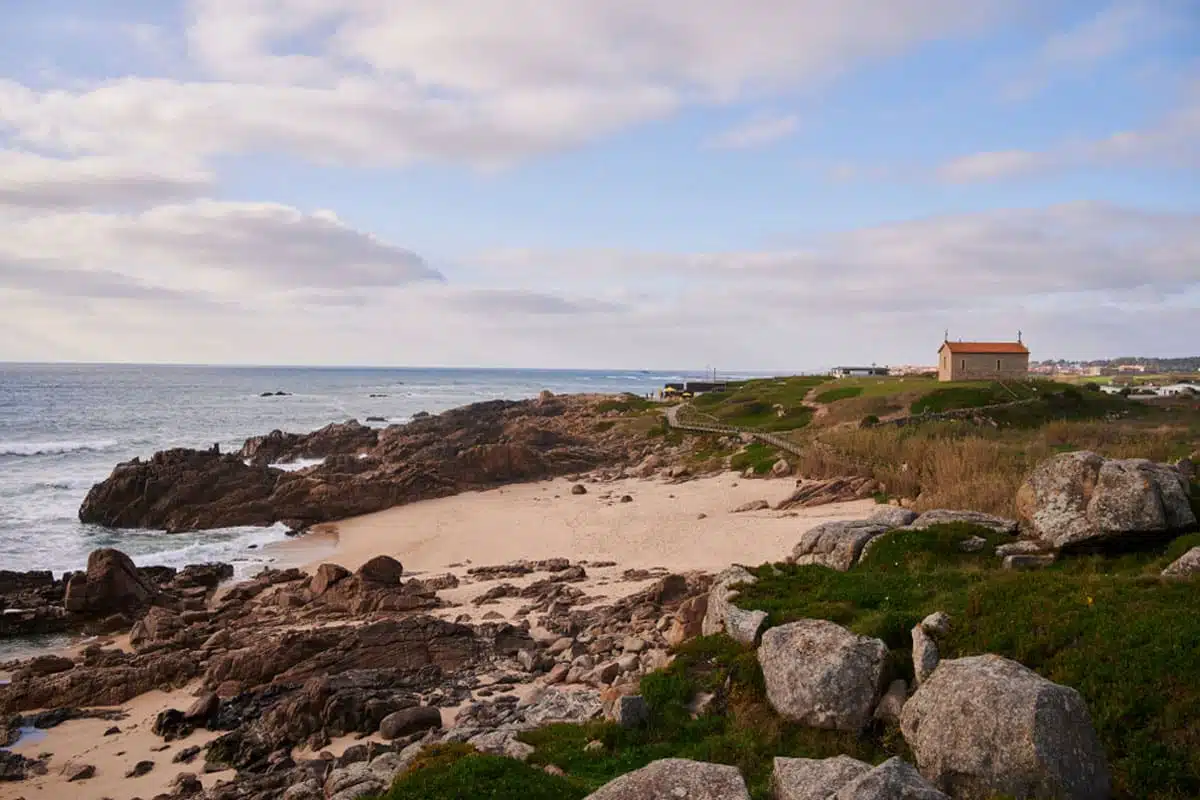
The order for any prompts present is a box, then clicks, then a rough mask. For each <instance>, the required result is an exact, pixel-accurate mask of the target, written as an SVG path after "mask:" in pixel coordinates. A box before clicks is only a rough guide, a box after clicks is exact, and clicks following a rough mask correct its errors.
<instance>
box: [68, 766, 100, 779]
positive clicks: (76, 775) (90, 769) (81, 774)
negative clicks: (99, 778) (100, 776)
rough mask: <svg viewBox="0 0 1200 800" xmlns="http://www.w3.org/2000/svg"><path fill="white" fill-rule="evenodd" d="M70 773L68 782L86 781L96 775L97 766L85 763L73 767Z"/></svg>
mask: <svg viewBox="0 0 1200 800" xmlns="http://www.w3.org/2000/svg"><path fill="white" fill-rule="evenodd" d="M69 774H70V776H71V777H69V778H67V782H68V783H73V782H75V781H86V780H88V779H90V778H94V777H96V767H95V766H94V765H92V764H83V765H82V766H79V767H75V768H73V769H72V770H71V771H70V773H69Z"/></svg>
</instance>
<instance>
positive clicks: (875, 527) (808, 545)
mask: <svg viewBox="0 0 1200 800" xmlns="http://www.w3.org/2000/svg"><path fill="white" fill-rule="evenodd" d="M899 510H901V511H902V510H903V509H899ZM895 527H896V526H895V525H889V524H887V523H885V522H872V521H871V520H865V519H860V520H850V521H846V522H824V523H822V524H820V525H817V526H815V527H813V528H810V529H809V530H807V531H805V532H804V534H803V535H802V536H801V537H800V541H799V542H798V543H797V544H796V546H795V548H793V549H792V556H791V558H790V559H789V561H791V562H792V563H793V564H819V565H821V566H823V567H829V568H830V569H836V570H838V571H840V572H845V571H846V570H848V569H850V568H851V567H852V566H854V564H855V563H856V562H857V561H858V559H859V556H861V555H862V552H863V548H864V547H866V545H867V542H869V541H871V540H872V539H874V538H875V537H876V536H879V535H881V534H884V533H887V532H888V531H890V530H892V529H893V528H895Z"/></svg>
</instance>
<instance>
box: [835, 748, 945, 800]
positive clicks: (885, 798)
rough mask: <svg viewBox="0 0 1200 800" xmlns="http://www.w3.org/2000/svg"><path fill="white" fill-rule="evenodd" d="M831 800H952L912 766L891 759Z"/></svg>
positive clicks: (851, 782) (855, 781) (854, 781)
mask: <svg viewBox="0 0 1200 800" xmlns="http://www.w3.org/2000/svg"><path fill="white" fill-rule="evenodd" d="M831 800H950V798H949V796H948V795H946V794H943V793H942V792H939V791H938V789H937V787H936V786H934V785H933V784H931V783H930V782H929V781H927V780H925V779H924V778H922V777H921V773H919V772H917V771H916V769H914V768H913V766H912V764H909V763H908V762H906V761H902V760H901V759H899V758H889V759H888V760H887V761H885V762H883V763H882V764H880V765H879V766H878V767H875V769H873V770H871V771H870V772H868V773H866V774H865V775H860V776H859V777H857V778H855V779H854V780H852V781H850V782H849V783H847V784H846V785H845V786H843V787H842V788H841V789H839V790H838V791H837V793H836V794H834V795H833V796H832V798H831Z"/></svg>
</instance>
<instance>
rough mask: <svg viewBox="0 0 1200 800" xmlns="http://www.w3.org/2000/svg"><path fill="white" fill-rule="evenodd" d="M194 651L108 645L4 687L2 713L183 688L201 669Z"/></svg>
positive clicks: (115, 701) (111, 702)
mask: <svg viewBox="0 0 1200 800" xmlns="http://www.w3.org/2000/svg"><path fill="white" fill-rule="evenodd" d="M200 671H201V669H200V665H199V663H198V662H197V659H196V657H195V655H194V654H193V653H191V652H188V651H181V652H154V653H147V654H144V655H129V654H127V653H121V652H119V651H111V650H110V651H103V657H102V658H100V659H94V660H92V661H90V662H89V660H88V659H86V658H85V661H84V664H83V665H81V666H76V667H75V668H74V669H72V670H69V671H67V672H60V673H57V674H55V675H47V676H44V677H40V678H30V679H28V680H24V681H21V682H20V683H13V684H10V685H9V686H7V687H4V688H3V690H0V713H12V712H16V711H24V710H27V709H34V708H59V707H68V706H116V705H120V704H122V703H124V702H126V701H128V700H131V699H133V698H134V697H137V696H138V695H140V694H143V693H145V692H148V691H150V690H152V689H161V688H163V687H173V688H181V687H183V686H185V685H187V683H188V681H190V680H192V679H193V678H195V677H196V676H197V675H199V674H200Z"/></svg>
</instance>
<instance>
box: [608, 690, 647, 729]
mask: <svg viewBox="0 0 1200 800" xmlns="http://www.w3.org/2000/svg"><path fill="white" fill-rule="evenodd" d="M649 719H650V706H648V705H646V699H645V698H644V697H642V696H641V695H640V694H631V695H625V696H623V697H618V698H617V700H616V702H615V703H614V704H613V722H615V723H617V724H618V725H620V726H621V727H623V728H636V727H638V726H640V725H644V724H645V723H646V722H647V721H648V720H649Z"/></svg>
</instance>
